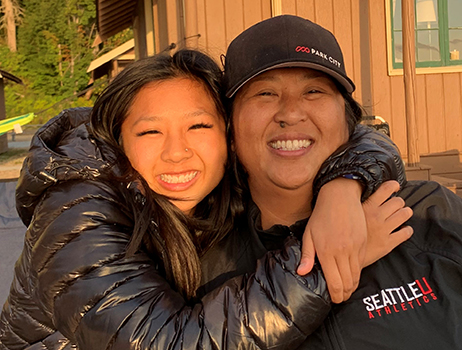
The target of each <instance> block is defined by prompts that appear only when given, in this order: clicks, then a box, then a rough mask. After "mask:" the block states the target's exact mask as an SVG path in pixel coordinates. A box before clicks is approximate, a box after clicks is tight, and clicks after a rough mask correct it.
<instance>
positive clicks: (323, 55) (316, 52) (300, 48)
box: [295, 45, 342, 68]
mask: <svg viewBox="0 0 462 350" xmlns="http://www.w3.org/2000/svg"><path fill="white" fill-rule="evenodd" d="M295 51H296V52H304V53H307V54H310V55H316V56H319V57H321V58H322V59H324V60H326V61H328V62H330V63H332V64H333V65H334V66H337V67H338V68H340V66H341V65H342V63H341V62H339V61H338V60H336V59H335V58H333V57H332V56H329V55H328V54H326V53H324V52H322V51H319V50H317V49H316V48H314V47H312V48H309V47H306V46H300V45H299V46H297V47H296V48H295Z"/></svg>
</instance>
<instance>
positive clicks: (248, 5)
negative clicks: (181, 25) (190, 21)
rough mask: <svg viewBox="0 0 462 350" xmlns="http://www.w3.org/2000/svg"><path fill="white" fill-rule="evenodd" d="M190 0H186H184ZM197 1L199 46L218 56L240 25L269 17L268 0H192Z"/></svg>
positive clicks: (239, 29) (242, 28) (247, 24)
mask: <svg viewBox="0 0 462 350" xmlns="http://www.w3.org/2000/svg"><path fill="white" fill-rule="evenodd" d="M187 1H190V0H186V2H187ZM194 1H196V3H197V21H198V31H199V33H200V35H201V37H200V38H199V41H198V45H199V48H201V49H204V50H206V51H207V52H209V53H210V54H211V55H212V56H213V57H215V58H217V59H219V57H220V55H221V54H224V53H225V52H226V48H227V47H228V45H229V43H230V42H231V41H232V40H233V39H234V38H235V37H236V36H237V35H238V34H239V33H241V32H242V31H243V30H244V29H246V28H248V27H250V26H252V25H253V24H255V23H257V22H260V21H262V20H263V19H266V18H269V17H271V1H270V0H194Z"/></svg>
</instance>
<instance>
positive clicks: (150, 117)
mask: <svg viewBox="0 0 462 350" xmlns="http://www.w3.org/2000/svg"><path fill="white" fill-rule="evenodd" d="M204 114H206V115H210V116H212V117H213V114H211V113H209V112H207V111H205V110H203V109H198V110H196V111H194V112H190V113H186V114H184V116H183V119H190V118H194V117H197V116H200V115H204ZM163 119H165V118H164V117H159V116H157V115H146V116H143V117H140V118H138V120H137V121H136V122H134V123H133V125H132V129H133V128H134V127H135V126H136V125H138V124H139V123H141V122H157V121H162V120H163Z"/></svg>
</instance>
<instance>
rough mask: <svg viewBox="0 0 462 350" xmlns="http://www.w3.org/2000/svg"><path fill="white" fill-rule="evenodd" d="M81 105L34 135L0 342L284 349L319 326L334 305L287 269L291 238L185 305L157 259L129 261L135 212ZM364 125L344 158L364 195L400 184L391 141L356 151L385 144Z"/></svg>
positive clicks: (317, 286)
mask: <svg viewBox="0 0 462 350" xmlns="http://www.w3.org/2000/svg"><path fill="white" fill-rule="evenodd" d="M88 114H89V109H84V108H82V109H74V110H68V111H64V112H63V113H61V114H60V115H59V116H57V117H56V118H54V119H52V120H51V121H49V122H48V123H47V124H46V125H45V126H44V127H42V128H41V129H40V130H39V131H38V132H37V133H36V135H35V136H34V138H33V140H32V143H31V148H30V155H29V156H28V158H27V159H26V160H25V162H24V166H23V169H22V170H21V176H20V179H19V181H18V187H17V193H16V199H17V209H18V212H19V215H20V217H21V218H22V220H23V222H24V223H25V224H26V225H27V226H28V230H27V233H26V237H25V244H24V249H23V252H22V254H21V256H20V258H19V260H18V262H17V264H16V267H15V276H14V280H13V283H12V287H11V291H10V295H9V297H8V300H7V301H6V303H5V305H4V307H3V311H2V314H1V316H0V349H26V348H30V349H43V348H47V349H64V348H71V347H74V346H77V347H79V348H80V349H124V350H125V349H147V348H152V349H196V348H204V349H244V348H245V349H262V348H272V349H290V348H293V347H295V346H297V344H300V343H301V342H302V341H303V340H304V339H305V338H306V336H307V335H308V334H310V333H312V332H313V331H314V330H315V329H316V328H317V327H318V326H319V325H320V324H321V323H322V321H323V320H324V318H325V317H326V315H327V313H328V312H329V310H330V303H329V297H328V294H327V290H326V285H325V281H324V279H323V277H322V273H321V272H320V271H319V270H318V269H314V270H313V272H312V273H310V274H309V275H308V276H306V277H303V278H302V277H300V276H298V275H297V274H296V273H295V272H294V271H295V269H296V266H297V263H298V261H299V255H300V250H299V246H298V243H297V242H296V240H295V239H289V240H288V241H287V242H286V244H285V246H284V247H283V249H282V250H281V251H275V252H269V253H267V254H266V255H265V256H263V257H262V258H261V259H260V260H259V261H258V263H257V267H256V271H255V273H253V274H250V275H243V276H237V277H234V278H232V279H230V280H228V281H226V282H225V283H223V284H222V285H220V286H219V287H218V288H216V289H214V290H213V291H212V292H210V293H208V294H206V295H205V296H203V297H202V298H201V300H200V301H199V302H196V303H194V304H192V305H191V304H188V303H187V302H186V301H185V300H184V299H183V298H182V297H181V296H180V295H179V294H178V293H176V292H175V291H174V290H172V288H171V287H170V286H169V284H168V283H167V282H166V280H165V279H164V277H163V276H162V273H161V272H160V271H159V270H158V268H157V265H156V263H155V262H154V260H155V259H152V257H149V256H147V255H146V254H144V253H142V252H140V253H139V254H136V255H135V256H134V257H131V258H126V257H125V255H124V252H125V248H126V245H127V242H128V240H129V238H130V235H131V232H132V228H133V221H132V218H133V216H132V215H131V214H130V212H129V211H128V210H127V209H126V208H125V206H124V203H123V201H122V200H121V198H120V191H122V190H123V189H120V188H118V186H120V185H118V184H114V183H112V182H110V181H109V180H108V178H107V176H106V174H107V169H108V167H109V165H108V164H107V163H106V162H105V161H104V160H103V157H102V156H101V153H100V150H99V149H98V147H97V146H96V144H95V143H94V141H93V140H92V139H91V138H89V135H88V131H87V128H86V124H85V123H86V122H87V121H88ZM359 133H362V134H363V136H364V134H366V136H371V137H370V139H371V140H373V141H372V144H371V141H369V143H368V146H366V144H367V142H366V144H363V143H362V142H363V141H364V137H363V138H361V139H360V141H359V144H358V141H355V143H354V144H353V146H352V147H353V150H352V151H351V152H349V153H346V154H345V155H344V156H342V157H341V158H343V159H344V163H345V164H350V161H351V160H352V159H354V160H355V163H356V164H357V165H358V167H348V168H347V169H346V171H345V172H344V173H352V174H356V175H359V176H362V178H363V179H364V180H365V183H367V185H368V186H367V191H369V192H370V191H372V190H373V189H374V187H376V186H377V185H378V184H379V183H381V182H382V181H383V180H386V179H389V178H395V179H396V178H398V179H400V180H401V182H403V181H404V171H403V167H402V163H401V160H400V159H399V157H398V156H396V155H397V151H396V150H395V149H394V148H392V151H394V155H393V157H391V156H390V155H389V154H387V152H385V151H383V150H380V147H377V152H376V156H375V158H373V159H371V158H370V157H369V156H368V155H366V154H365V153H364V152H363V151H362V150H361V149H365V148H366V147H372V148H374V147H375V146H374V143H376V142H379V143H383V144H384V145H385V147H388V146H387V145H388V142H389V141H388V140H387V139H384V138H381V137H380V136H378V135H377V134H373V133H369V132H368V131H366V129H364V128H362V129H360V131H359ZM355 147H356V148H355ZM386 150H389V149H386ZM394 161H396V163H395V162H394ZM340 163H341V160H339V159H338V158H335V157H334V158H333V161H332V164H334V165H331V166H333V169H330V170H328V171H326V169H328V168H329V165H326V166H325V167H324V171H325V172H324V177H321V178H320V179H321V180H322V179H324V178H325V177H327V176H328V175H329V174H331V173H332V172H336V175H339V174H340V173H339V171H338V168H340V167H341V164H340ZM382 170H384V171H382ZM321 180H319V181H320V182H321ZM204 282H205V283H206V282H207V281H204Z"/></svg>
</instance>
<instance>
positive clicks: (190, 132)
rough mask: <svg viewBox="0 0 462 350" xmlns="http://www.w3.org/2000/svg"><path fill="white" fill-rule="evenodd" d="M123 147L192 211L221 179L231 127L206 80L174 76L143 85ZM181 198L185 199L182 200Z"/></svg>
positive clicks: (157, 185) (154, 185)
mask: <svg viewBox="0 0 462 350" xmlns="http://www.w3.org/2000/svg"><path fill="white" fill-rule="evenodd" d="M122 146H123V148H124V151H125V154H126V155H127V157H128V159H129V160H130V163H131V165H132V166H133V168H134V169H136V170H137V171H138V172H139V173H140V175H141V176H142V177H143V178H144V179H145V180H146V181H147V183H148V184H149V187H150V188H151V189H152V190H153V191H155V192H157V193H159V194H163V195H165V196H168V197H172V198H176V199H177V200H172V202H173V203H174V204H175V205H176V206H177V207H178V208H179V209H180V210H182V211H183V212H185V213H189V212H190V211H191V209H193V208H194V207H195V206H196V205H197V204H198V203H199V202H200V201H201V200H202V199H204V197H206V196H207V195H208V194H209V193H210V192H211V191H212V190H213V189H214V188H215V187H216V186H217V185H218V183H219V182H220V180H221V178H222V177H223V174H224V167H225V162H226V158H227V149H226V130H225V123H224V121H223V118H222V116H221V115H220V114H219V113H218V111H217V108H216V106H215V103H214V101H213V99H212V98H211V97H210V93H209V92H208V91H207V90H206V89H205V87H204V86H203V84H201V83H199V82H197V81H195V80H191V79H187V78H175V79H170V80H166V81H161V82H153V83H150V84H148V85H146V86H144V87H143V88H142V89H141V90H140V91H139V93H138V94H137V96H136V97H135V99H134V101H133V104H132V106H131V107H130V109H129V112H128V115H127V118H126V119H125V121H124V122H123V124H122ZM180 199H181V200H180Z"/></svg>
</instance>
